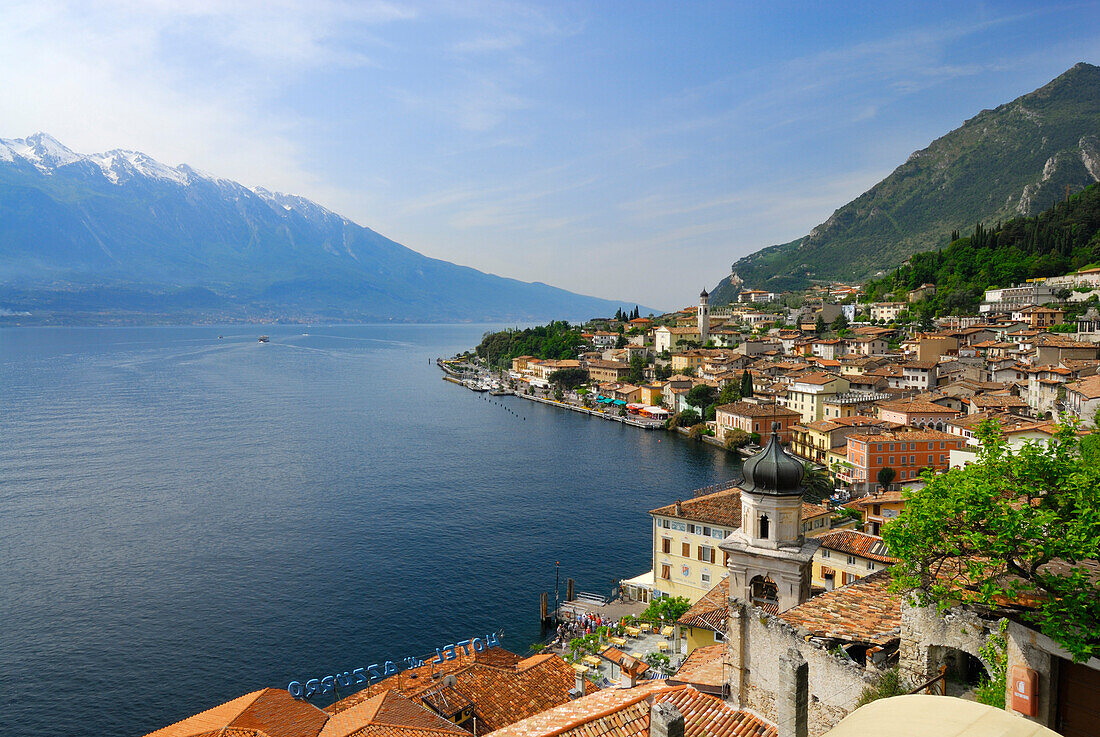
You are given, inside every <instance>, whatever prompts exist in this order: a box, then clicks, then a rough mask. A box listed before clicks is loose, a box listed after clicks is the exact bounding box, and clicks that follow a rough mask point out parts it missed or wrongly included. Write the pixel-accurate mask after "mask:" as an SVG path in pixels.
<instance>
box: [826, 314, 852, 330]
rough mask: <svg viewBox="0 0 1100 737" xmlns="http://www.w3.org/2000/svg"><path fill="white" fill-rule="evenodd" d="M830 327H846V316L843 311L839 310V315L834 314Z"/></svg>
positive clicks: (842, 328)
mask: <svg viewBox="0 0 1100 737" xmlns="http://www.w3.org/2000/svg"><path fill="white" fill-rule="evenodd" d="M830 327H831V328H832V329H833V330H844V329H845V328H847V327H848V318H847V317H845V316H844V313H843V312H841V313H840V314H839V315H837V316H836V319H835V320H833V324H832V325H831V326H830Z"/></svg>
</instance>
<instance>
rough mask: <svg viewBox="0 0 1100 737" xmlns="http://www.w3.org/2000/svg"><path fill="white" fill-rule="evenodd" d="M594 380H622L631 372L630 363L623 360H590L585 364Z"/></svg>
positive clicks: (601, 381)
mask: <svg viewBox="0 0 1100 737" xmlns="http://www.w3.org/2000/svg"><path fill="white" fill-rule="evenodd" d="M585 368H587V369H588V377H589V378H590V379H592V381H596V382H600V383H603V382H605V381H622V380H623V379H625V378H626V375H627V374H629V373H630V364H629V363H624V362H622V361H588V362H587V364H586V365H585Z"/></svg>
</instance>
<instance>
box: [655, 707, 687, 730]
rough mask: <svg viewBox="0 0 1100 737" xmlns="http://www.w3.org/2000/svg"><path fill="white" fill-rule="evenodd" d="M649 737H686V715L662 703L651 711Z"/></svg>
mask: <svg viewBox="0 0 1100 737" xmlns="http://www.w3.org/2000/svg"><path fill="white" fill-rule="evenodd" d="M649 737H684V715H683V714H681V713H680V710H679V709H677V708H676V707H675V706H673V705H672V704H670V703H668V702H667V701H662V702H659V703H656V704H654V705H653V706H652V707H650V709H649Z"/></svg>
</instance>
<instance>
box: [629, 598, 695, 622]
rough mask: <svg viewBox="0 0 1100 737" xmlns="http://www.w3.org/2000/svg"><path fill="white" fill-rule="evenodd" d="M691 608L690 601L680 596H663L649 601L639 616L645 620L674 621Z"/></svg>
mask: <svg viewBox="0 0 1100 737" xmlns="http://www.w3.org/2000/svg"><path fill="white" fill-rule="evenodd" d="M688 609H691V602H690V601H688V600H687V599H685V598H684V597H682V596H671V597H668V596H666V597H663V598H660V599H654V600H653V601H651V602H649V606H647V607H646V608H645V611H644V612H642V616H641V618H642V619H644V620H645V621H647V622H660V621H665V622H675V621H676V620H678V619H679V618H680V617H682V616H684V614H685V613H687V610H688Z"/></svg>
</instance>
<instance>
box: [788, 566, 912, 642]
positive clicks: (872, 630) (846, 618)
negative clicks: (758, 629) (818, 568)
mask: <svg viewBox="0 0 1100 737" xmlns="http://www.w3.org/2000/svg"><path fill="white" fill-rule="evenodd" d="M889 585H890V571H889V570H885V571H878V572H877V573H872V574H871V575H870V576H867V577H865V578H860V579H857V580H856V581H855V582H853V583H850V584H848V585H847V586H843V587H841V588H839V589H834V590H833V591H827V592H825V593H824V594H818V595H817V596H815V597H813V598H812V599H810V600H809V601H806V602H803V603H802V604H799V605H798V606H796V607H793V608H791V609H788V610H787V611H785V612H783V613H782V614H780V615H779V616H780V618H782V619H783V620H785V621H787V622H788V623H790V624H792V625H794V626H796V627H801V628H802V629H805V630H807V631H808V632H809V633H810V634H812V635H814V636H817V637H835V638H838V639H841V640H848V641H849V642H866V643H873V644H876V645H881V644H884V643H887V642H889V641H891V640H896V639H898V637H899V632H900V631H901V597H900V596H898V595H896V594H892V593H890V591H889V588H888V587H889Z"/></svg>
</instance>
